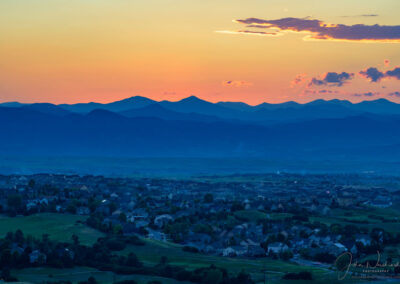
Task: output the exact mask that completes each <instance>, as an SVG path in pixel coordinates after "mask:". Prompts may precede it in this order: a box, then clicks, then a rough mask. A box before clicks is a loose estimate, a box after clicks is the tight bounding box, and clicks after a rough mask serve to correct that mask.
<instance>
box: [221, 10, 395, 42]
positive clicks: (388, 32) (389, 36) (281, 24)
mask: <svg viewBox="0 0 400 284" xmlns="http://www.w3.org/2000/svg"><path fill="white" fill-rule="evenodd" d="M364 16H369V17H372V16H375V15H373V14H371V15H364ZM234 22H236V23H239V24H243V25H246V27H247V29H246V30H244V31H243V30H242V31H240V30H239V31H219V32H223V33H231V34H253V33H255V34H257V33H259V34H260V35H261V34H263V33H264V31H261V32H260V31H253V30H251V28H253V29H269V31H268V32H266V35H269V36H278V35H281V34H282V33H286V32H297V33H305V34H307V35H306V37H304V40H336V41H353V42H392V43H400V25H397V26H384V25H378V24H376V25H364V24H356V25H343V24H330V23H326V22H323V21H320V20H317V19H310V18H282V19H277V20H265V19H259V18H247V19H238V20H234Z"/></svg>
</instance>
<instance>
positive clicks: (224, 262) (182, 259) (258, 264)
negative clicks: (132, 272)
mask: <svg viewBox="0 0 400 284" xmlns="http://www.w3.org/2000/svg"><path fill="white" fill-rule="evenodd" d="M145 242H146V245H144V246H129V247H128V248H126V249H125V250H123V251H122V252H121V253H122V254H128V253H129V252H134V253H135V254H136V255H137V256H138V257H139V259H140V260H142V261H143V262H144V263H145V264H147V265H154V264H157V263H159V262H160V259H161V257H162V256H166V257H167V258H168V262H169V263H170V264H172V265H179V266H184V267H186V268H187V269H196V268H200V267H207V266H210V265H211V264H214V265H215V266H217V267H221V268H225V269H227V270H228V271H229V272H230V273H234V274H237V273H239V272H240V271H241V270H245V271H246V272H248V273H250V274H251V275H252V277H253V279H254V280H256V281H257V282H260V283H263V280H264V271H266V275H267V278H269V279H270V281H269V282H268V283H274V282H276V281H278V282H276V283H281V281H280V280H279V279H280V278H281V277H282V276H283V275H284V274H285V273H287V272H300V271H311V272H312V273H313V275H314V276H315V278H316V279H321V281H327V280H328V279H329V280H331V278H332V273H331V271H330V270H325V269H322V268H314V267H304V266H300V265H297V264H292V263H288V262H283V261H279V260H272V259H270V258H255V259H247V258H228V257H220V256H212V255H205V254H200V253H190V252H185V251H183V250H182V246H180V245H178V244H173V243H169V242H160V241H155V240H145ZM271 281H272V282H271ZM296 283H300V282H296ZM315 283H319V282H315ZM321 283H324V282H321Z"/></svg>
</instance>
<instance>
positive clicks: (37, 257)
mask: <svg viewBox="0 0 400 284" xmlns="http://www.w3.org/2000/svg"><path fill="white" fill-rule="evenodd" d="M46 260H47V257H46V255H45V254H44V253H41V252H40V251H38V250H34V251H33V252H31V253H30V254H29V262H30V263H41V264H43V263H46Z"/></svg>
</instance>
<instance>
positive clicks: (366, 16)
mask: <svg viewBox="0 0 400 284" xmlns="http://www.w3.org/2000/svg"><path fill="white" fill-rule="evenodd" d="M373 17H379V15H378V14H362V15H353V16H342V18H373Z"/></svg>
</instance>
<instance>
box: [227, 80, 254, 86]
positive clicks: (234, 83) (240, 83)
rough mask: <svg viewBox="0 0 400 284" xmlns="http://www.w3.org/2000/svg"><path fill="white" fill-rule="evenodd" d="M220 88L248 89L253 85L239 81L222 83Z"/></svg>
mask: <svg viewBox="0 0 400 284" xmlns="http://www.w3.org/2000/svg"><path fill="white" fill-rule="evenodd" d="M222 86H224V87H248V86H253V83H251V82H248V81H241V80H229V81H223V82H222Z"/></svg>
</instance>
